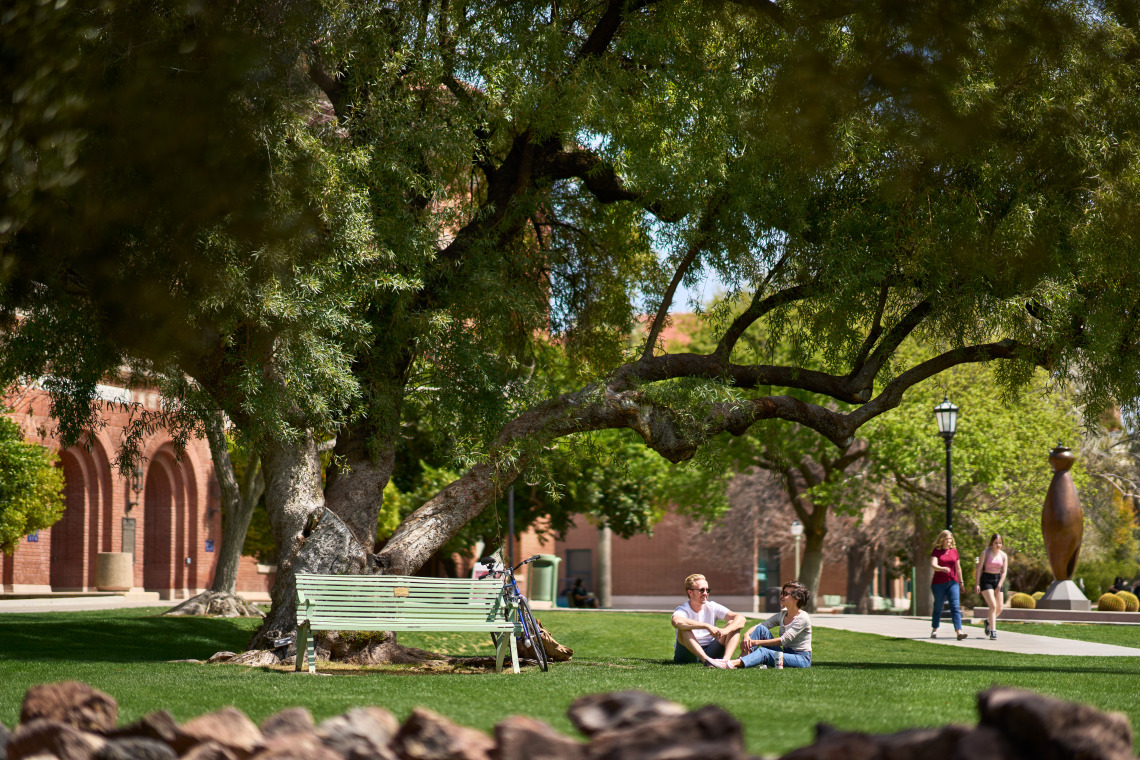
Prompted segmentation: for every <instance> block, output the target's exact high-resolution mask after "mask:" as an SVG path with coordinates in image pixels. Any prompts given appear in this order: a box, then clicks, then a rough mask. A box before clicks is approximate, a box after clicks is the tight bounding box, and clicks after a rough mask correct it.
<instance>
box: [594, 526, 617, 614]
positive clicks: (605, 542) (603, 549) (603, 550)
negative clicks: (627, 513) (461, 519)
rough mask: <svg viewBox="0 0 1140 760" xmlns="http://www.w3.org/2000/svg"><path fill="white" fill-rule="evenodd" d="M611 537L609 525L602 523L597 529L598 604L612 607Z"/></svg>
mask: <svg viewBox="0 0 1140 760" xmlns="http://www.w3.org/2000/svg"><path fill="white" fill-rule="evenodd" d="M613 539H614V532H613V531H612V530H610V526H609V525H606V524H604V523H603V524H602V527H601V530H599V531H598V606H599V607H603V608H609V607H612V606H613V604H614V598H613V589H614V587H613V568H614V564H613V554H612V551H613Z"/></svg>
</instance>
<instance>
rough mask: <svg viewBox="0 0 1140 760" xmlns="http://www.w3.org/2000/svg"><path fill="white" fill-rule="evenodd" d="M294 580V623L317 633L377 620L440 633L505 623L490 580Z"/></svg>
mask: <svg viewBox="0 0 1140 760" xmlns="http://www.w3.org/2000/svg"><path fill="white" fill-rule="evenodd" d="M296 579H297V619H298V621H301V620H309V621H310V623H311V624H312V625H313V626H314V627H317V628H319V627H320V626H321V625H330V624H332V625H334V626H351V625H352V624H357V623H361V624H374V623H375V624H379V622H378V621H383V620H398V621H400V622H401V623H403V624H410V625H424V624H437V625H440V626H441V627H448V626H457V625H467V624H476V625H477V624H479V623H482V624H485V625H487V624H501V623H504V622H505V621H506V613H507V609H506V604H505V603H504V601H503V582H502V581H501V580H497V579H494V578H488V579H483V580H475V579H471V578H419V577H415V576H404V575H316V574H310V573H298V574H297V576H296Z"/></svg>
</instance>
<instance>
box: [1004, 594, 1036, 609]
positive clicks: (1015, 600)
mask: <svg viewBox="0 0 1140 760" xmlns="http://www.w3.org/2000/svg"><path fill="white" fill-rule="evenodd" d="M1009 606H1010V607H1013V608H1014V609H1016V610H1033V609H1036V608H1037V601H1036V600H1035V599H1034V598H1033V597H1031V596H1030V595H1029V594H1022V593H1020V592H1019V593H1016V594H1014V595H1013V596H1011V597H1010V598H1009Z"/></svg>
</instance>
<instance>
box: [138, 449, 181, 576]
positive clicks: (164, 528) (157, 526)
mask: <svg viewBox="0 0 1140 760" xmlns="http://www.w3.org/2000/svg"><path fill="white" fill-rule="evenodd" d="M145 482H146V486H145V488H144V491H143V494H144V495H143V505H144V506H143V588H144V589H146V590H147V591H157V592H159V594H160V595H162V596H163V597H166V596H167V595H169V593H170V589H172V588H173V587H174V576H173V573H172V572H171V570H172V569H173V568H172V554H171V548H172V547H171V533H172V532H173V531H172V529H173V527H174V526H173V520H172V518H173V516H174V515H173V512H174V510H173V500H172V498H171V497H172V493H171V491H172V488H171V483H170V477H169V476H168V475H167V473H166V468H164V467H161V466H155V465H154V464H152V465H151V466H150V467H147V471H146V481H145Z"/></svg>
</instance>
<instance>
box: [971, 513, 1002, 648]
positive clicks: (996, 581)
mask: <svg viewBox="0 0 1140 760" xmlns="http://www.w3.org/2000/svg"><path fill="white" fill-rule="evenodd" d="M1001 547H1002V540H1001V534H1000V533H995V534H993V535H992V536H990V545H989V546H987V547H986V550H985V551H984V552H982V556H981V558H980V559H979V560H978V567H977V569H975V571H974V593H977V592H979V591H980V592H981V593H982V598H983V599H985V600H986V606H987V607H989V613H988V614H987V615H986V635H987V636H989V637H990V638H991V639H996V638H997V618H998V615H1000V614H1001V609H1002V598H1001V589H1002V586H1003V585H1005V576H1006V573H1007V572H1008V571H1009V557H1008V556H1007V555H1006V553H1005V552H1003V551H1002V549H1001Z"/></svg>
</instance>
